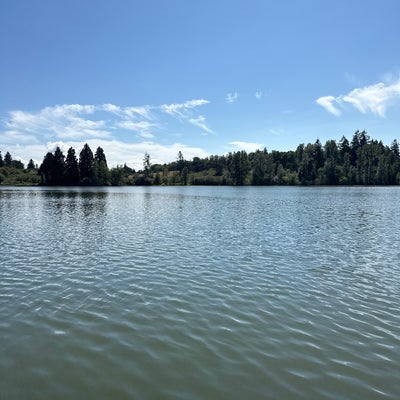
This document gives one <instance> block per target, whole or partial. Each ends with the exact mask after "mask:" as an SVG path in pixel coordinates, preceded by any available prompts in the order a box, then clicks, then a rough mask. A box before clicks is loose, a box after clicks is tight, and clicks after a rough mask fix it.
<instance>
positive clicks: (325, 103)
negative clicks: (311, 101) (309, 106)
mask: <svg viewBox="0 0 400 400" xmlns="http://www.w3.org/2000/svg"><path fill="white" fill-rule="evenodd" d="M316 102H317V104H319V105H320V106H321V107H323V108H325V110H326V111H328V112H329V113H331V114H333V115H336V116H337V117H338V116H339V115H340V114H341V111H340V110H339V109H338V108H336V107H335V106H334V103H335V102H337V99H335V98H334V97H333V96H324V97H320V98H319V99H317V100H316Z"/></svg>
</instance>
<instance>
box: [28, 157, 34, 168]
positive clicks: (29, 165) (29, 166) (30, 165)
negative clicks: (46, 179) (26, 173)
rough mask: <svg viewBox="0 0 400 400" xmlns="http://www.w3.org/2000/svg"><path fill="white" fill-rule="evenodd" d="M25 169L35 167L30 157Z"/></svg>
mask: <svg viewBox="0 0 400 400" xmlns="http://www.w3.org/2000/svg"><path fill="white" fill-rule="evenodd" d="M27 169H29V170H32V169H35V163H34V162H33V160H32V158H31V159H30V160H29V163H28V166H27Z"/></svg>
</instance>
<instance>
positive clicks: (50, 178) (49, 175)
mask: <svg viewBox="0 0 400 400" xmlns="http://www.w3.org/2000/svg"><path fill="white" fill-rule="evenodd" d="M54 164H55V163H54V155H53V153H51V152H48V153H47V154H46V155H45V156H44V158H43V162H42V164H41V165H40V168H39V171H38V173H39V174H40V177H41V182H42V184H43V185H54Z"/></svg>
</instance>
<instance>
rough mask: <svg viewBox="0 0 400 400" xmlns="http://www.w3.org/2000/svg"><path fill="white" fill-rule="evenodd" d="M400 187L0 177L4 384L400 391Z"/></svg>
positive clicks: (119, 394) (298, 393) (337, 393)
mask: <svg viewBox="0 0 400 400" xmlns="http://www.w3.org/2000/svg"><path fill="white" fill-rule="evenodd" d="M399 199H400V188H273V187H272V188H254V187H244V188H229V187H225V188H223V187H222V188H219V187H211V188H208V187H151V188H108V189H93V190H91V189H63V188H60V189H53V190H48V189H43V188H35V189H17V188H3V189H0V278H1V279H0V345H1V346H0V398H1V399H290V398H293V399H295V398H296V399H298V398H303V399H363V400H364V399H398V398H399V396H400V280H399V278H400V235H399V233H400V232H399V226H400V214H399V211H400V207H399Z"/></svg>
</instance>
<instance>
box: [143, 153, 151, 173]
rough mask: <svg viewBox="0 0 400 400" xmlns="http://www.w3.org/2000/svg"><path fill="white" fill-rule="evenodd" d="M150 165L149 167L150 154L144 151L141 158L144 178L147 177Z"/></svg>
mask: <svg viewBox="0 0 400 400" xmlns="http://www.w3.org/2000/svg"><path fill="white" fill-rule="evenodd" d="M150 167H151V162H150V154H149V153H147V152H146V153H144V158H143V172H144V176H145V178H148V177H149V174H150Z"/></svg>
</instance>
